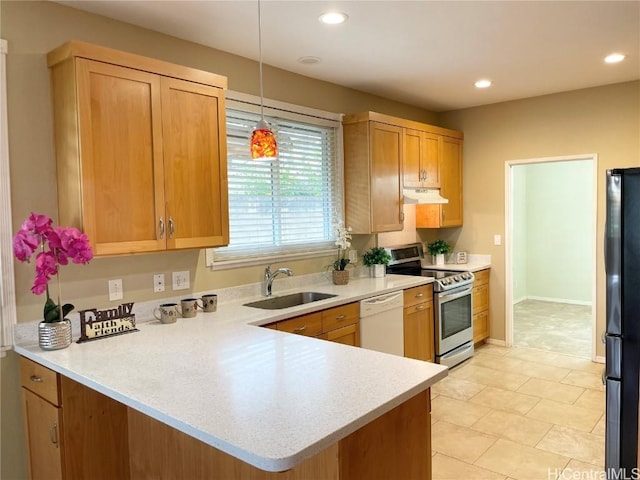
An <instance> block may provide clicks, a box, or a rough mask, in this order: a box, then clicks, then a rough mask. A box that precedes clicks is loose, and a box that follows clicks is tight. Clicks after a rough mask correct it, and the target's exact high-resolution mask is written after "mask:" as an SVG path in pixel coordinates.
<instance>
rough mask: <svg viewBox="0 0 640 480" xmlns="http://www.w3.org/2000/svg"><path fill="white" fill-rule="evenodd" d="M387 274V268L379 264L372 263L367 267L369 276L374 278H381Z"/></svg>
mask: <svg viewBox="0 0 640 480" xmlns="http://www.w3.org/2000/svg"><path fill="white" fill-rule="evenodd" d="M386 274H387V266H386V265H383V264H381V263H374V264H373V265H371V266H370V267H369V275H370V276H371V277H374V278H382V277H384V276H385V275H386Z"/></svg>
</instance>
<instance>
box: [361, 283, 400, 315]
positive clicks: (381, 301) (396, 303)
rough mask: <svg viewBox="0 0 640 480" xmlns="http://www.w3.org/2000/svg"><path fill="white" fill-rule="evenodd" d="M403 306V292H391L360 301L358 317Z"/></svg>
mask: <svg viewBox="0 0 640 480" xmlns="http://www.w3.org/2000/svg"><path fill="white" fill-rule="evenodd" d="M403 306H404V292H403V291H402V290H401V291H399V292H392V293H388V294H386V295H379V296H377V297H370V298H365V299H364V300H361V301H360V318H362V317H367V316H370V315H375V314H377V313H380V312H385V311H387V310H391V309H392V308H402V307H403Z"/></svg>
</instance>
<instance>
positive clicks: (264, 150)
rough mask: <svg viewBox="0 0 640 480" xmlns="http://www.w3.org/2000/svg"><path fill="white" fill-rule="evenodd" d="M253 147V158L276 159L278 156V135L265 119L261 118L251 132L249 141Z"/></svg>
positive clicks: (251, 147)
mask: <svg viewBox="0 0 640 480" xmlns="http://www.w3.org/2000/svg"><path fill="white" fill-rule="evenodd" d="M249 147H250V149H251V158H252V159H253V160H265V161H269V160H275V159H276V157H277V156H278V144H277V143H276V136H275V135H274V134H273V132H272V131H271V129H270V128H269V124H268V123H267V122H266V121H264V119H263V120H260V121H259V122H258V124H257V125H256V128H255V129H254V130H253V133H252V134H251V142H250V143H249Z"/></svg>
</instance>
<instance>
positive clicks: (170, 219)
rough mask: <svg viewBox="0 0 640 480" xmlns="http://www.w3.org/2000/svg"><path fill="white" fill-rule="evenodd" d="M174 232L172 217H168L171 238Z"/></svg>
mask: <svg viewBox="0 0 640 480" xmlns="http://www.w3.org/2000/svg"><path fill="white" fill-rule="evenodd" d="M174 233H175V224H174V222H173V217H169V238H173V234H174Z"/></svg>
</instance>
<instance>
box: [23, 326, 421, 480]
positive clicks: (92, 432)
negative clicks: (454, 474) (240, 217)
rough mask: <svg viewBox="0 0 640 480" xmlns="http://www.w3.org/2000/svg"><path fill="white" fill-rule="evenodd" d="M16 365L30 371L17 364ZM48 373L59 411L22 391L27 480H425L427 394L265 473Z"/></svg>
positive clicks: (56, 407) (113, 401) (27, 363)
mask: <svg viewBox="0 0 640 480" xmlns="http://www.w3.org/2000/svg"><path fill="white" fill-rule="evenodd" d="M341 328H345V327H341ZM23 364H25V365H26V367H28V366H29V365H30V364H34V365H38V364H35V363H34V362H31V360H27V359H25V358H21V369H22V368H23V367H22V366H23ZM40 367H41V368H42V369H44V368H45V367H42V366H40ZM46 370H48V369H46ZM23 371H24V370H23ZM48 372H50V373H53V376H54V378H55V379H56V383H57V384H58V385H59V390H58V391H57V393H58V394H59V395H60V396H59V398H60V399H61V404H60V406H56V405H53V404H51V403H50V402H48V401H47V400H45V399H43V398H42V397H40V396H39V395H37V394H35V393H34V392H32V391H31V390H29V389H28V388H26V387H23V393H24V401H25V423H26V424H27V442H28V446H29V452H28V453H29V465H30V475H31V478H32V479H44V480H57V479H74V480H75V479H78V480H84V479H91V480H95V479H98V480H99V479H104V480H113V479H118V480H129V479H131V480H138V479H140V480H146V479H158V478H163V479H176V480H177V479H216V478H219V479H225V480H230V479H241V480H308V479H322V480H361V479H365V478H367V479H376V478H377V479H390V478H398V479H399V478H402V479H403V480H404V479H407V480H413V479H415V480H429V479H431V402H430V390H425V391H423V392H421V393H419V394H417V395H415V396H414V397H412V398H410V399H408V400H406V401H405V402H404V403H402V404H400V405H399V406H397V407H395V408H394V409H392V410H390V411H389V412H387V413H385V414H383V415H382V416H380V417H378V418H377V419H374V420H372V421H371V422H370V423H368V424H366V425H364V426H363V427H361V428H360V429H359V430H356V431H355V432H353V433H351V434H350V435H348V436H347V437H345V438H343V439H342V440H339V441H338V442H336V443H334V444H332V445H329V446H328V447H326V448H325V449H324V450H322V451H321V452H319V453H317V454H316V455H314V456H312V457H310V458H308V459H306V460H304V461H302V462H301V463H299V464H298V465H296V466H295V467H294V468H292V469H290V470H287V471H284V472H267V471H264V470H260V469H258V468H256V467H253V466H252V465H249V464H248V463H245V462H243V461H241V460H239V459H237V458H235V457H233V456H231V455H228V454H226V453H224V452H222V451H221V450H218V449H216V448H214V447H211V446H209V445H207V444H205V443H203V442H201V441H200V440H197V439H196V438H194V437H191V436H189V435H187V434H184V433H182V432H180V431H178V430H176V429H174V428H172V427H170V426H168V425H166V424H165V423H162V422H160V421H158V420H155V419H153V418H151V417H149V416H147V415H145V414H143V413H141V412H139V411H137V410H134V409H132V408H129V407H126V406H125V405H123V404H122V403H120V402H117V401H116V400H113V399H111V398H109V397H106V396H104V395H102V394H100V393H98V392H96V391H95V390H92V389H91V388H89V387H86V386H84V385H81V384H79V383H77V382H75V381H73V380H71V379H69V378H67V377H65V376H63V375H59V374H56V373H55V372H52V371H51V370H48ZM34 383H36V382H34ZM27 386H28V385H27ZM53 426H56V428H57V429H56V428H54V429H52V427H53ZM301 428H304V426H302V425H301ZM55 439H57V440H58V443H57V445H56V444H55V442H53V440H55Z"/></svg>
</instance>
